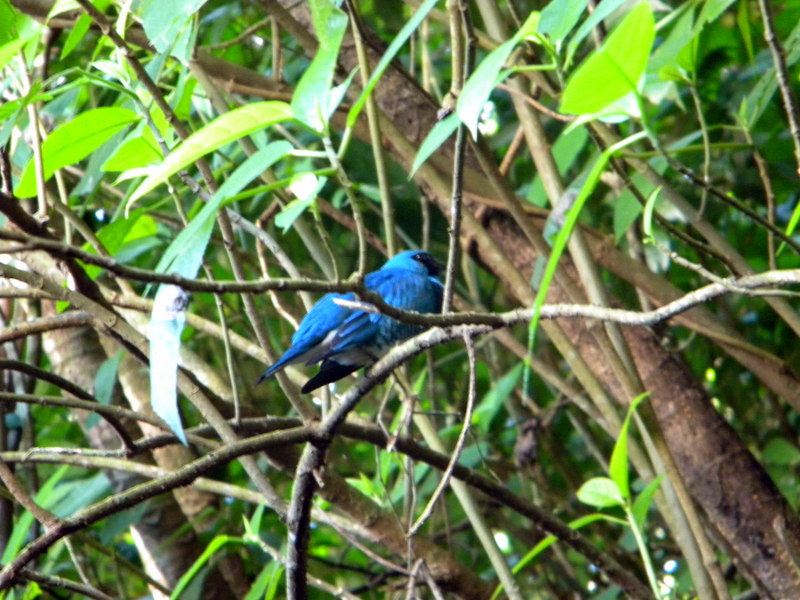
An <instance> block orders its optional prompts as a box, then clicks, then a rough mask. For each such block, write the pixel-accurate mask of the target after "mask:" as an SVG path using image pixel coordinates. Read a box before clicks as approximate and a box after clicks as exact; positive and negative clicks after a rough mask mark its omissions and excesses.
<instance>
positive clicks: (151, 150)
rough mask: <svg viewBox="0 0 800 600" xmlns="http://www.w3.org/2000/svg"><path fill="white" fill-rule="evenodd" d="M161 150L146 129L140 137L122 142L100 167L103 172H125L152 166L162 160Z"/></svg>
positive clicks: (148, 129) (150, 131)
mask: <svg viewBox="0 0 800 600" xmlns="http://www.w3.org/2000/svg"><path fill="white" fill-rule="evenodd" d="M163 158H164V157H163V156H162V155H161V149H160V148H159V147H158V143H157V142H156V139H155V135H154V134H153V132H152V130H151V129H150V128H149V127H148V128H146V129H144V130H143V131H142V135H139V136H136V137H133V138H130V139H128V140H127V141H126V142H124V143H123V144H122V145H121V146H120V147H119V148H118V149H117V151H116V152H114V154H112V155H111V156H110V157H109V158H108V160H106V161H105V162H104V163H103V165H102V166H101V167H100V169H101V170H103V171H107V172H108V171H127V170H129V169H138V168H141V167H146V166H148V165H152V164H154V163H157V162H158V161H160V160H162V159H163Z"/></svg>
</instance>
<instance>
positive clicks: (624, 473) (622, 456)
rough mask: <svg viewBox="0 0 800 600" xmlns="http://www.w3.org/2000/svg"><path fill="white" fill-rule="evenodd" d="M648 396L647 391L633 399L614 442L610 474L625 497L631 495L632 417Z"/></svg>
mask: <svg viewBox="0 0 800 600" xmlns="http://www.w3.org/2000/svg"><path fill="white" fill-rule="evenodd" d="M648 396H649V393H647V392H645V393H644V394H639V395H638V396H636V398H634V399H633V401H632V402H631V405H630V407H628V412H627V414H626V415H625V420H624V421H623V422H622V427H621V428H620V430H619V435H618V436H617V441H616V443H615V444H614V451H613V452H612V453H611V460H610V461H609V463H608V474H609V475H610V476H611V479H613V480H614V483H616V484H617V489H618V490H619V492H620V494H622V497H623V498H625V499H628V498H630V496H631V489H630V483H629V481H628V429H629V428H630V423H631V417H632V416H633V413H634V412H635V411H636V408H637V407H638V406H639V404H641V403H642V401H643V400H644V399H645V398H647V397H648Z"/></svg>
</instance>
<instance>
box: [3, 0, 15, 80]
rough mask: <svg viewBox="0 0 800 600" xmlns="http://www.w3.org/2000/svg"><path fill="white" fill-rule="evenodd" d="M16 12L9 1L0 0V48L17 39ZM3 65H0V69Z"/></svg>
mask: <svg viewBox="0 0 800 600" xmlns="http://www.w3.org/2000/svg"><path fill="white" fill-rule="evenodd" d="M16 20H17V11H16V9H15V8H14V7H13V6H12V5H11V2H9V0H0V48H2V46H3V45H5V44H7V43H8V42H10V41H12V40H13V39H14V38H16V37H17V32H16V27H15V26H14V25H15V23H16ZM2 67H3V65H2V64H1V63H0V68H2Z"/></svg>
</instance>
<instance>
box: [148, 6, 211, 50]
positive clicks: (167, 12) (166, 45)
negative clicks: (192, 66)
mask: <svg viewBox="0 0 800 600" xmlns="http://www.w3.org/2000/svg"><path fill="white" fill-rule="evenodd" d="M205 3H206V0H180V1H177V0H169V1H167V2H165V1H164V0H144V2H142V4H141V6H139V10H138V12H139V13H140V14H141V16H142V26H143V27H144V31H145V33H146V34H147V37H148V39H149V40H150V42H151V43H152V44H153V46H154V47H155V48H156V50H158V51H159V52H160V53H166V52H169V53H170V54H171V55H172V56H175V57H176V58H177V59H178V60H180V61H181V62H183V63H186V61H187V59H188V58H189V56H188V55H187V54H186V51H187V44H186V41H188V40H187V39H186V34H187V32H189V33H190V32H191V28H190V25H191V23H192V21H193V20H194V18H195V14H196V13H197V12H199V11H200V9H201V8H202V7H203V5H204V4H205Z"/></svg>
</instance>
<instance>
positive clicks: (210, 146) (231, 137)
mask: <svg viewBox="0 0 800 600" xmlns="http://www.w3.org/2000/svg"><path fill="white" fill-rule="evenodd" d="M291 118H292V109H291V107H290V106H289V105H288V104H287V103H286V102H280V101H277V100H270V101H265V102H255V103H253V104H248V105H247V106H242V107H241V108H236V109H234V110H232V111H230V112H227V113H225V114H224V115H222V116H220V117H218V118H216V119H214V120H213V121H211V123H209V124H208V125H206V126H205V127H203V128H202V129H199V130H197V131H196V132H195V133H193V134H192V135H190V136H189V137H188V138H187V139H186V140H184V141H183V142H182V143H181V144H180V145H178V147H177V148H175V150H173V151H172V152H171V153H170V154H169V155H168V156H167V158H165V159H164V162H162V163H161V164H160V165H158V166H156V167H154V168H153V169H152V170H151V171H150V174H149V175H148V176H147V178H146V179H145V180H144V181H143V182H142V183H141V184H140V185H139V187H138V188H136V191H135V192H134V193H133V195H132V196H131V197H130V199H129V200H128V206H127V208H128V209H130V207H131V205H132V204H133V203H134V202H136V200H138V199H139V198H141V197H142V196H144V195H145V194H146V193H147V192H149V191H151V190H153V189H154V188H155V187H156V186H158V185H160V184H162V183H164V182H165V181H166V180H167V178H169V177H170V176H171V175H174V174H175V173H177V172H178V171H180V170H181V169H183V168H185V167H186V166H188V165H190V164H192V163H193V162H195V161H196V160H197V159H199V158H201V157H202V156H205V155H206V154H208V153H209V152H213V151H214V150H216V149H217V148H221V147H222V146H225V145H227V144H230V143H231V142H235V141H236V140H238V139H239V138H242V137H244V136H246V135H250V134H251V133H253V132H255V131H258V130H259V129H264V128H265V127H269V126H270V125H274V124H275V123H282V122H284V121H288V120H289V119H291Z"/></svg>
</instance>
